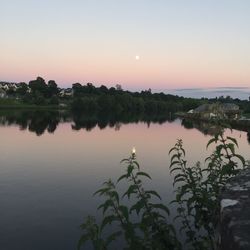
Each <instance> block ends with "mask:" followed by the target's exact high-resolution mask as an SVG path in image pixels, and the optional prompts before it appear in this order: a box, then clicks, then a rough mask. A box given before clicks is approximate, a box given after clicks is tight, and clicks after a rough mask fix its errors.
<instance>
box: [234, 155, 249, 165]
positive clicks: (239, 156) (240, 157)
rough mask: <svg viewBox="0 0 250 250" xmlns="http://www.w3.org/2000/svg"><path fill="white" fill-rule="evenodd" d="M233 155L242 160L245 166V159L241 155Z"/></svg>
mask: <svg viewBox="0 0 250 250" xmlns="http://www.w3.org/2000/svg"><path fill="white" fill-rule="evenodd" d="M234 157H237V158H238V159H239V160H240V161H241V162H242V165H243V166H245V164H246V161H245V159H244V157H243V156H242V155H238V154H235V155H234Z"/></svg>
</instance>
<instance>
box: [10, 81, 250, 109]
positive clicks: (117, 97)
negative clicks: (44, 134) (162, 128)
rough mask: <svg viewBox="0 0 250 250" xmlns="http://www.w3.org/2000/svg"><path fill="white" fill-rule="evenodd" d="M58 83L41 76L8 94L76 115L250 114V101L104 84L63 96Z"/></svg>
mask: <svg viewBox="0 0 250 250" xmlns="http://www.w3.org/2000/svg"><path fill="white" fill-rule="evenodd" d="M63 91H65V89H60V88H59V87H58V85H57V83H56V82H55V81H54V80H49V81H48V82H47V83H46V81H45V80H44V79H43V78H42V77H37V78H36V79H35V80H31V81H30V82H29V83H28V84H27V83H24V82H22V83H20V84H19V87H18V88H17V89H11V88H10V89H8V90H7V95H8V96H9V97H14V98H18V99H20V101H21V102H23V103H27V104H35V105H59V104H60V103H61V104H65V105H66V106H67V107H70V108H71V109H72V110H73V111H74V112H84V113H103V112H105V113H107V112H112V113H117V114H120V113H125V112H126V113H133V114H135V113H136V114H140V113H146V114H163V113H166V114H168V113H169V112H171V113H174V112H178V111H184V112H186V111H188V110H190V109H194V108H196V107H198V106H199V105H201V104H203V103H213V102H221V103H223V102H231V103H235V104H237V105H239V106H240V108H241V109H242V110H243V112H244V113H250V101H247V100H239V99H232V98H231V97H229V96H227V97H220V98H213V99H207V98H201V99H195V98H184V97H180V96H176V95H171V94H165V93H163V92H161V93H152V91H151V89H148V90H142V91H141V92H132V91H128V90H123V89H122V86H121V85H120V84H117V85H116V86H115V87H110V88H108V87H106V86H104V85H101V86H100V87H96V86H95V85H94V84H92V83H87V84H80V83H74V84H72V88H69V89H67V91H68V94H65V93H63Z"/></svg>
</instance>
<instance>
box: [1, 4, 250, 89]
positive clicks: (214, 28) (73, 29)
mask: <svg viewBox="0 0 250 250" xmlns="http://www.w3.org/2000/svg"><path fill="white" fill-rule="evenodd" d="M0 9H1V16H0V31H1V39H0V81H13V82H20V81H26V82H28V81H29V80H31V79H34V78H36V77H37V76H42V77H43V78H45V79H46V80H49V79H54V80H56V82H57V83H58V85H59V86H61V87H64V86H65V87H66V86H71V84H72V83H75V82H80V83H87V82H92V83H94V84H95V85H96V86H98V85H101V84H105V85H107V86H114V85H115V84H117V83H119V84H121V85H122V86H123V88H124V89H147V88H152V89H172V88H195V87H197V88H208V87H221V86H223V87H233V86H234V87H250V46H249V44H250V31H249V23H250V1H247V0H240V1H231V0H221V1H218V0H211V1H198V0H190V1H184V0H182V1H181V0H177V1H168V0H159V1H150V0H127V1H121V0H106V1H98V0H91V1H90V0H84V1H80V0H73V1H63V0H60V1H59V0H53V1H49V0H44V1H32V0H23V1H19V0H2V1H1V2H0ZM136 56H139V58H136ZM138 59H139V60H138Z"/></svg>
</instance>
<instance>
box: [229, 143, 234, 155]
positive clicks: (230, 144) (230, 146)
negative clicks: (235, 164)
mask: <svg viewBox="0 0 250 250" xmlns="http://www.w3.org/2000/svg"><path fill="white" fill-rule="evenodd" d="M227 147H228V148H229V149H230V150H231V152H232V154H235V149H234V144H233V143H228V144H227Z"/></svg>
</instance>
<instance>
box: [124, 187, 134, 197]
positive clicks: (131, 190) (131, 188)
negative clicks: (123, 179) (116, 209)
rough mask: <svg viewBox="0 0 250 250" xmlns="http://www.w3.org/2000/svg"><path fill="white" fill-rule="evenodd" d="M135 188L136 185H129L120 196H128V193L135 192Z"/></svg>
mask: <svg viewBox="0 0 250 250" xmlns="http://www.w3.org/2000/svg"><path fill="white" fill-rule="evenodd" d="M136 190H137V186H136V185H131V186H130V187H129V188H128V190H127V191H126V192H125V193H124V194H123V196H122V197H124V196H126V195H127V196H128V198H130V195H131V194H133V193H136Z"/></svg>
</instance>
